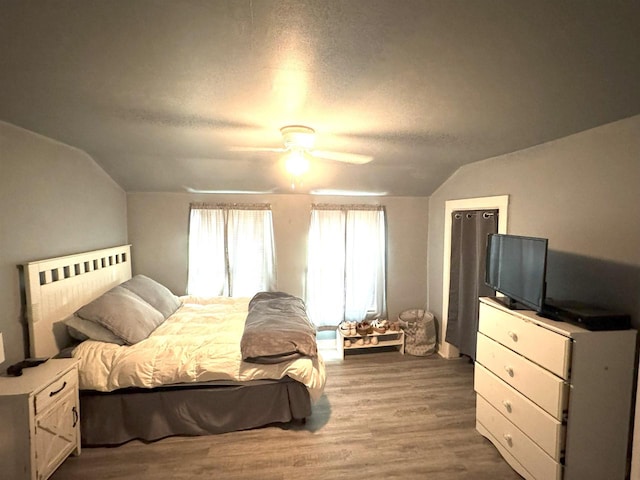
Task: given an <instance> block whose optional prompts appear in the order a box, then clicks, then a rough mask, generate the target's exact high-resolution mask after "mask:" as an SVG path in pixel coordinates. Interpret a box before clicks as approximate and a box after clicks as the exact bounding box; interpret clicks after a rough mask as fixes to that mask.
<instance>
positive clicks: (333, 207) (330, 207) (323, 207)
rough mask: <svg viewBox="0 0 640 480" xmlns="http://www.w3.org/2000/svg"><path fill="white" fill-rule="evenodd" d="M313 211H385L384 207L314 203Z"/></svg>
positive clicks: (312, 205)
mask: <svg viewBox="0 0 640 480" xmlns="http://www.w3.org/2000/svg"><path fill="white" fill-rule="evenodd" d="M311 209H312V210H372V211H376V210H384V205H366V204H354V205H347V204H332V203H312V204H311Z"/></svg>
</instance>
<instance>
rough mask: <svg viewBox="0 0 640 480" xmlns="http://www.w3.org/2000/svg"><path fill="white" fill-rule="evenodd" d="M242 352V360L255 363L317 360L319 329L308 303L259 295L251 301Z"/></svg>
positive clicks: (285, 296)
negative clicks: (308, 314)
mask: <svg viewBox="0 0 640 480" xmlns="http://www.w3.org/2000/svg"><path fill="white" fill-rule="evenodd" d="M240 349H241V351H242V359H243V360H244V361H245V362H252V363H279V362H283V361H287V360H292V359H294V358H298V357H300V356H308V357H316V356H317V354H318V350H317V345H316V328H315V326H314V325H313V323H312V322H311V320H309V317H307V313H306V310H305V305H304V302H303V301H302V300H301V299H300V298H298V297H294V296H293V295H289V294H288V293H284V292H260V293H257V294H256V295H255V296H254V297H253V298H252V299H251V301H250V302H249V313H248V315H247V320H246V321H245V325H244V333H243V335H242V340H241V342H240Z"/></svg>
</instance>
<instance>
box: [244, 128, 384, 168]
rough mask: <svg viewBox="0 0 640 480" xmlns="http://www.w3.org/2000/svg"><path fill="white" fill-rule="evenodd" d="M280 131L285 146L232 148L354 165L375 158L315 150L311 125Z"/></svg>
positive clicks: (357, 154)
mask: <svg viewBox="0 0 640 480" xmlns="http://www.w3.org/2000/svg"><path fill="white" fill-rule="evenodd" d="M280 133H281V134H282V143H283V145H284V146H283V147H279V148H270V147H232V148H231V150H233V151H242V152H279V153H287V152H289V153H291V157H292V158H293V157H297V158H303V157H305V156H307V155H308V156H311V157H312V158H317V159H319V160H331V161H335V162H343V163H350V164H354V165H363V164H365V163H369V162H370V161H371V160H373V157H371V156H369V155H362V154H359V153H347V152H333V151H326V150H315V149H314V148H313V147H314V145H315V136H316V132H315V130H314V129H313V128H311V127H306V126H304V125H286V126H284V127H282V128H281V129H280Z"/></svg>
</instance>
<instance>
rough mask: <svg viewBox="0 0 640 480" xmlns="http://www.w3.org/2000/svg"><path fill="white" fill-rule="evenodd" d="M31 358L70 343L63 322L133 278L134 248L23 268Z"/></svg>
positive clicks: (95, 251) (43, 261) (54, 351)
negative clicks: (132, 261)
mask: <svg viewBox="0 0 640 480" xmlns="http://www.w3.org/2000/svg"><path fill="white" fill-rule="evenodd" d="M23 267H24V278H25V290H26V300H27V322H28V324H29V351H30V355H31V356H32V357H51V356H53V355H55V354H57V353H58V352H59V351H60V350H61V349H62V348H64V347H66V346H68V345H69V344H70V338H69V334H68V333H67V328H66V326H65V325H64V324H63V323H62V321H63V320H64V319H65V318H67V317H68V316H69V315H71V314H72V313H73V312H75V311H76V310H78V309H79V308H80V307H81V306H83V305H85V304H87V303H89V302H90V301H91V300H93V299H94V298H97V297H99V296H100V295H102V294H103V293H104V292H106V291H107V290H109V289H111V288H112V287H114V286H116V285H119V284H120V283H122V282H124V281H126V280H128V279H129V278H131V245H121V246H118V247H112V248H105V249H101V250H94V251H91V252H85V253H78V254H75V255H67V256H64V257H57V258H48V259H46V260H39V261H36V262H29V263H26V264H24V265H23Z"/></svg>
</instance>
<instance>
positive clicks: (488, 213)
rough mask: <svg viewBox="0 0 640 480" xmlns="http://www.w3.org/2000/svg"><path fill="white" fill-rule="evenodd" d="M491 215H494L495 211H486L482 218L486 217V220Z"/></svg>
mask: <svg viewBox="0 0 640 480" xmlns="http://www.w3.org/2000/svg"><path fill="white" fill-rule="evenodd" d="M490 217H493V213H491V212H484V213H483V214H482V218H484V219H485V220H486V219H487V218H490Z"/></svg>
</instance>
